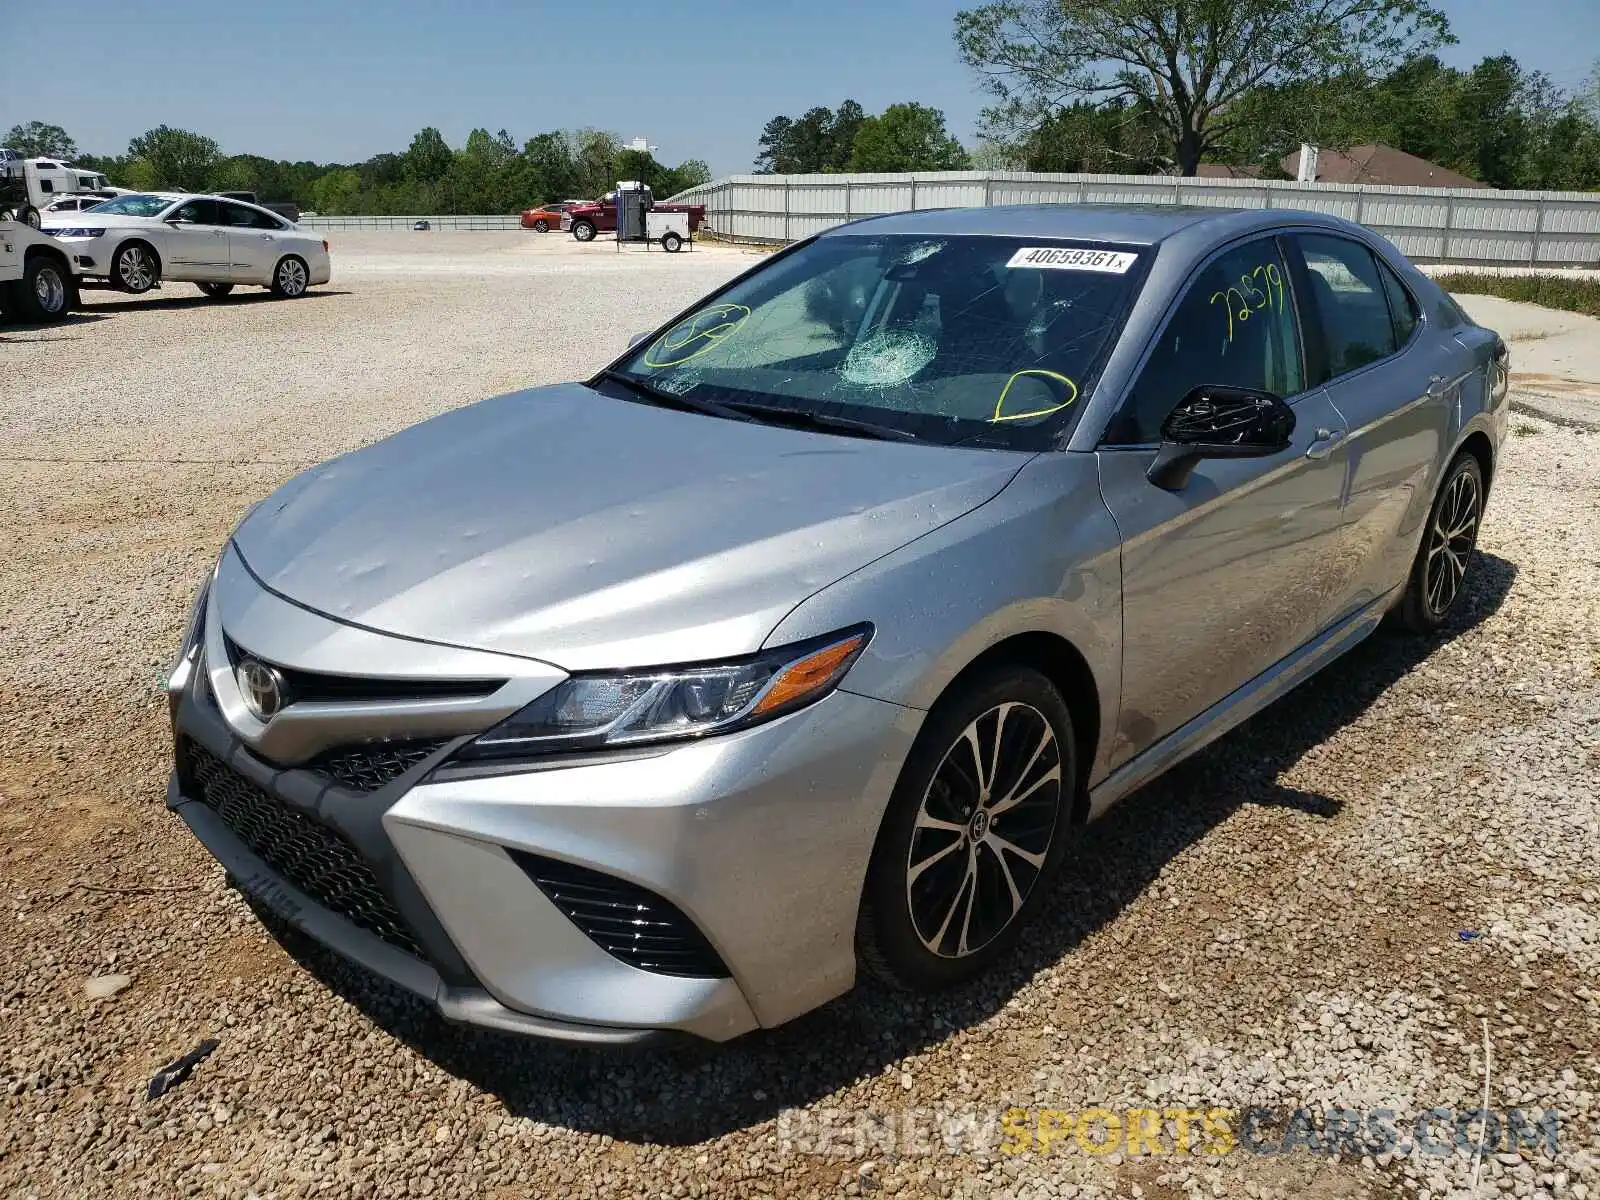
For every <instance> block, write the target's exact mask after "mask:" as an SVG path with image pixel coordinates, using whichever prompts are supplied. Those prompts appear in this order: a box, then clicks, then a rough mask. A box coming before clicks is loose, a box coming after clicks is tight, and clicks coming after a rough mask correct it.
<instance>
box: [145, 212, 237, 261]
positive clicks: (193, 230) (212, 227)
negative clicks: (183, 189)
mask: <svg viewBox="0 0 1600 1200" xmlns="http://www.w3.org/2000/svg"><path fill="white" fill-rule="evenodd" d="M217 203H218V202H217V201H215V200H190V201H188V202H187V203H185V204H182V205H180V206H179V207H178V208H176V209H174V210H173V211H172V212H170V213H168V214H167V216H166V219H165V220H164V221H163V222H162V223H161V224H160V225H159V226H155V223H154V222H152V226H153V228H152V229H151V234H152V237H154V238H155V239H156V240H157V241H158V242H159V243H160V245H158V246H157V247H156V249H157V250H158V251H160V254H161V273H162V275H163V276H165V277H166V278H168V279H188V280H195V279H199V280H212V279H226V278H227V277H228V231H227V229H226V228H224V227H223V225H222V223H221V222H222V214H221V212H220V211H219V210H218V208H217Z"/></svg>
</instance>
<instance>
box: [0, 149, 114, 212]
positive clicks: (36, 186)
mask: <svg viewBox="0 0 1600 1200" xmlns="http://www.w3.org/2000/svg"><path fill="white" fill-rule="evenodd" d="M110 187H111V184H110V182H109V181H108V180H107V179H106V177H105V176H104V175H102V174H100V173H99V172H98V171H91V170H89V169H88V168H86V167H75V166H73V165H72V164H71V163H65V162H62V161H61V160H60V159H55V158H22V157H19V156H18V155H17V153H16V151H14V150H4V149H0V221H4V220H9V219H11V218H15V219H16V220H18V221H21V222H22V223H23V224H24V225H32V226H33V227H34V228H35V229H37V228H39V221H40V217H39V214H40V213H42V212H43V211H44V209H45V206H46V205H48V204H49V203H50V202H51V201H52V200H57V199H59V198H60V197H62V196H70V195H72V194H73V193H75V192H104V191H108V190H109V189H110Z"/></svg>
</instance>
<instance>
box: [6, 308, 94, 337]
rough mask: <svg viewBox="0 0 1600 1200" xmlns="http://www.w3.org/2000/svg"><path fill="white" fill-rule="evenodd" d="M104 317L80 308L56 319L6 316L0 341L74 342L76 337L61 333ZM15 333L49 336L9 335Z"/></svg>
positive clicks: (91, 323) (90, 323)
mask: <svg viewBox="0 0 1600 1200" xmlns="http://www.w3.org/2000/svg"><path fill="white" fill-rule="evenodd" d="M105 319H106V317H105V316H104V315H103V314H100V313H94V312H84V311H82V310H78V311H75V312H70V313H68V314H67V315H66V316H64V317H62V318H60V319H59V320H56V321H18V320H14V319H11V318H7V319H6V320H5V321H4V322H3V323H0V342H7V341H12V340H20V341H29V342H75V341H77V340H78V339H77V338H75V337H63V336H61V335H62V334H63V333H65V332H66V331H68V330H71V329H75V328H77V327H79V326H82V325H93V324H94V323H95V322H96V321H104V320H105ZM17 333H44V334H49V335H50V336H48V337H29V338H22V339H13V338H12V336H11V335H12V334H17Z"/></svg>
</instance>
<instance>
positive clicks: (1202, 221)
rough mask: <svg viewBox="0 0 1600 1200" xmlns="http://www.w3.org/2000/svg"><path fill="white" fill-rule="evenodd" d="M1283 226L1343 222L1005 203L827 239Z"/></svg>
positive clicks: (1307, 216) (873, 224) (850, 227)
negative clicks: (873, 235) (869, 234)
mask: <svg viewBox="0 0 1600 1200" xmlns="http://www.w3.org/2000/svg"><path fill="white" fill-rule="evenodd" d="M1283 224H1296V225H1305V224H1317V225H1322V224H1327V225H1337V224H1339V222H1338V221H1337V220H1335V219H1330V218H1329V217H1327V216H1326V215H1324V214H1321V213H1309V212H1299V211H1294V210H1288V209H1250V208H1218V207H1213V206H1210V205H1197V204H1001V205H991V206H987V207H983V208H932V209H918V210H916V211H915V212H903V213H888V214H885V215H883V216H878V217H866V218H864V219H862V220H860V221H852V222H850V223H848V224H845V225H839V226H835V227H834V228H833V229H831V230H829V231H828V232H827V233H825V234H823V235H822V236H824V237H828V236H837V235H840V234H845V235H849V234H852V233H853V234H860V233H865V232H868V231H870V232H872V233H891V234H912V235H916V236H932V237H939V236H946V237H954V236H959V235H963V234H966V235H972V236H983V235H990V236H1000V237H1048V238H1075V239H1080V240H1084V241H1097V242H1116V243H1121V244H1123V245H1131V246H1154V245H1157V244H1158V243H1160V242H1163V241H1165V240H1167V239H1168V238H1170V237H1172V236H1173V235H1174V234H1176V233H1180V232H1182V231H1184V230H1195V231H1201V230H1202V229H1205V228H1206V227H1210V229H1211V230H1212V231H1213V232H1215V233H1216V234H1217V235H1219V236H1221V235H1223V234H1235V233H1244V232H1247V231H1249V230H1252V229H1258V228H1270V227H1272V226H1274V225H1283Z"/></svg>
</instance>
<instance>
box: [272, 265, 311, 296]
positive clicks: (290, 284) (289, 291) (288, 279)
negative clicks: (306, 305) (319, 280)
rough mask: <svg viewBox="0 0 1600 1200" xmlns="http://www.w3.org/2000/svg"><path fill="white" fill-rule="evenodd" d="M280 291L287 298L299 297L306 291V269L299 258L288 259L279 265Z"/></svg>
mask: <svg viewBox="0 0 1600 1200" xmlns="http://www.w3.org/2000/svg"><path fill="white" fill-rule="evenodd" d="M278 290H279V291H281V292H282V293H283V294H284V295H285V296H298V295H299V294H300V293H301V292H303V291H305V290H306V269H305V265H304V264H303V263H301V261H300V260H299V259H298V258H286V259H284V260H283V261H282V262H281V263H279V264H278Z"/></svg>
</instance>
